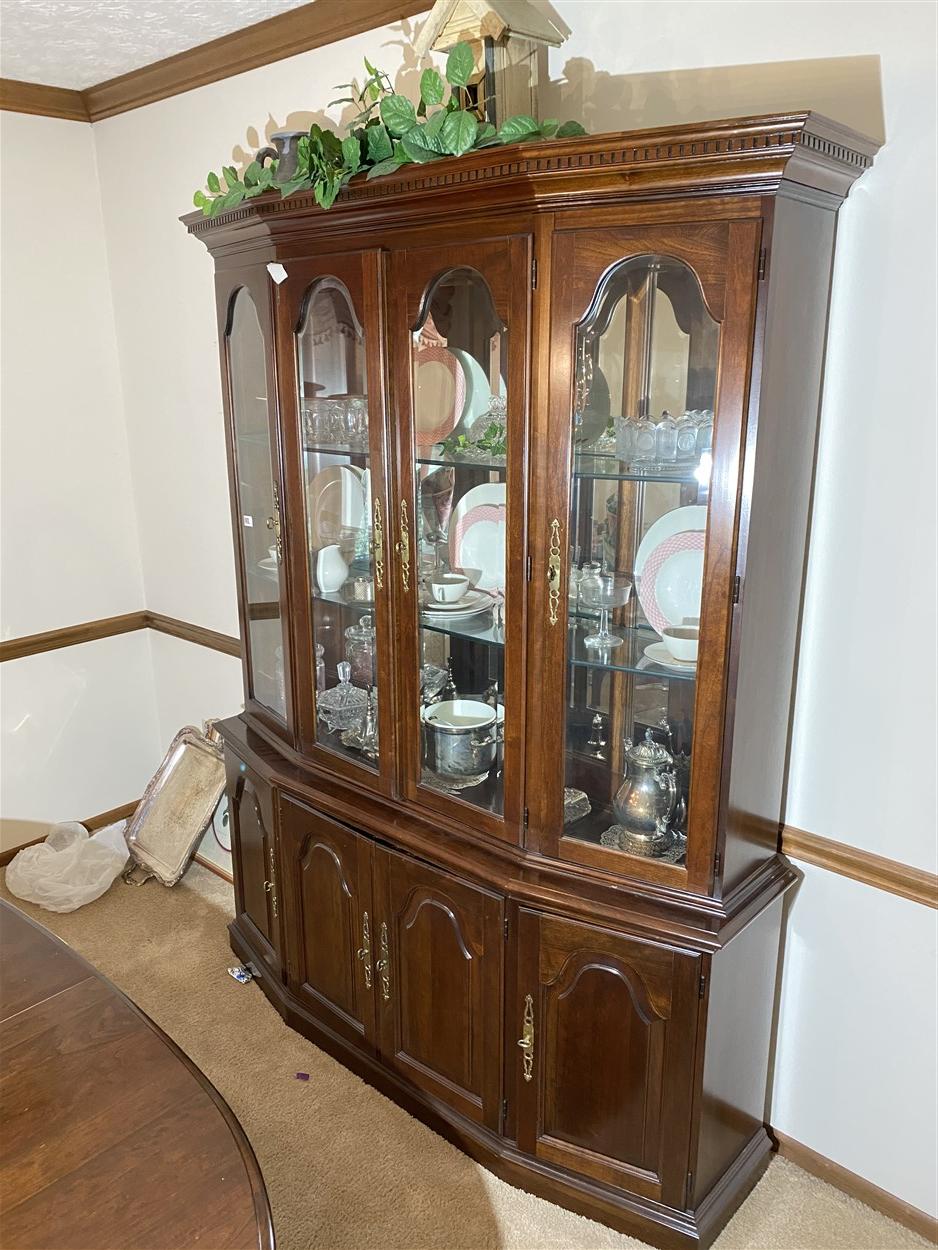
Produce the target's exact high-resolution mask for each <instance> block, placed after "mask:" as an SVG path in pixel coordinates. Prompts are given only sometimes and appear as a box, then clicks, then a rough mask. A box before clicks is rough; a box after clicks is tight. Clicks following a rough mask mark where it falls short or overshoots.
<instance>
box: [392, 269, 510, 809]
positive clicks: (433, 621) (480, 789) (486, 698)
mask: <svg viewBox="0 0 938 1250" xmlns="http://www.w3.org/2000/svg"><path fill="white" fill-rule="evenodd" d="M507 348H508V332H507V328H506V327H505V326H503V325H502V323H501V322H500V320H499V318H498V316H497V314H496V312H495V306H494V304H493V302H492V296H491V293H490V291H489V288H488V286H487V285H486V282H485V280H484V278H482V276H481V275H480V274H479V273H477V272H476V271H475V270H473V269H469V268H458V269H451V270H449V271H448V272H447V273H444V274H442V275H441V276H440V277H438V278H437V279H436V280H435V282H434V283H433V285H432V286H431V287H430V289H429V291H428V292H427V294H426V296H425V299H424V303H423V306H422V313H421V319H420V322H419V325H418V328H417V329H416V330H415V332H414V334H413V336H412V349H411V350H412V369H413V397H414V402H413V407H414V413H413V423H414V444H415V448H414V451H415V473H414V480H415V482H416V483H417V497H416V499H415V500H414V501H413V513H412V516H413V519H414V520H413V523H414V525H415V526H416V538H417V552H418V566H419V567H418V568H417V569H416V570H415V574H416V577H417V578H418V581H419V600H420V649H419V654H420V661H421V668H420V676H419V683H418V684H419V689H420V735H421V741H420V749H421V754H420V758H421V761H422V777H421V780H422V782H423V784H425V785H428V786H430V787H432V788H434V789H437V790H441V791H443V792H444V793H449V794H457V795H458V796H459V797H460V798H461V799H463V800H464V801H466V802H469V803H472V804H475V805H476V806H477V807H480V808H484V809H485V810H486V811H489V812H493V813H495V814H497V815H501V814H502V811H503V780H502V756H503V742H504V734H505V710H504V691H505V656H504V640H505V580H506V579H505V542H506V534H507V522H508V508H509V506H510V505H509V501H508V499H507V488H506V468H505V466H506V461H507V457H508V452H509V448H508V434H507V424H506V404H505V394H506V386H505V372H506V369H507Z"/></svg>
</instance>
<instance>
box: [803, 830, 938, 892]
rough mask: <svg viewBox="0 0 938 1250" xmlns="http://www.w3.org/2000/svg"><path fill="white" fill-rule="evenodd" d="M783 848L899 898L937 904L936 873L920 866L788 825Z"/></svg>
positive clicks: (937, 885) (806, 862)
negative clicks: (913, 865)
mask: <svg viewBox="0 0 938 1250" xmlns="http://www.w3.org/2000/svg"><path fill="white" fill-rule="evenodd" d="M782 850H783V851H784V852H785V854H786V855H788V856H789V857H790V858H791V859H798V860H801V861H802V863H805V864H814V865H815V866H816V867H818V868H826V869H827V870H828V872H836V873H838V874H839V875H840V876H841V877H849V878H850V879H851V880H853V881H860V882H862V884H863V885H871V886H873V887H874V889H877V890H886V891H887V892H888V893H890V894H898V895H899V896H900V898H907V899H911V901H912V902H914V903H924V904H925V906H926V907H936V908H938V876H936V875H935V873H932V872H926V871H925V870H924V869H923V868H912V867H911V866H910V865H909V864H902V863H899V861H898V860H895V859H886V858H885V856H882V855H874V854H873V852H872V851H863V850H860V848H859V847H856V846H847V845H846V844H845V843H843V842H835V841H834V840H833V838H822V837H821V836H820V835H819V834H816V833H807V832H806V831H805V830H804V829H795V828H793V827H792V826H791V825H786V826H785V827H784V829H783V830H782Z"/></svg>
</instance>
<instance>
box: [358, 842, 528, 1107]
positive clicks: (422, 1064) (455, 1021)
mask: <svg viewBox="0 0 938 1250" xmlns="http://www.w3.org/2000/svg"><path fill="white" fill-rule="evenodd" d="M375 856H376V859H375V882H376V887H375V889H376V899H375V902H376V912H377V914H378V916H379V917H380V924H379V928H378V932H377V935H376V937H377V946H376V950H377V955H378V962H377V963H376V965H375V968H376V978H375V990H376V995H377V1002H378V1013H379V1018H380V1046H381V1051H382V1058H383V1059H384V1062H385V1063H386V1064H388V1065H389V1066H390V1067H392V1068H394V1069H395V1070H396V1071H397V1072H398V1073H399V1074H400V1075H401V1076H403V1077H405V1078H406V1079H407V1080H408V1081H410V1082H411V1083H412V1084H414V1085H417V1086H419V1087H420V1088H421V1089H423V1090H425V1091H427V1092H428V1093H430V1094H433V1095H435V1096H436V1097H437V1098H439V1099H440V1100H441V1101H443V1102H445V1103H447V1104H448V1105H449V1106H451V1107H453V1108H455V1109H456V1110H457V1111H460V1112H461V1113H462V1114H463V1115H465V1116H467V1117H469V1118H470V1119H472V1120H476V1121H478V1122H479V1123H481V1124H485V1125H487V1126H488V1127H490V1128H492V1129H496V1130H497V1129H498V1127H499V1117H500V1110H501V1056H502V1038H501V992H502V990H501V986H502V969H503V962H504V961H503V954H502V952H503V950H504V945H505V939H504V930H503V920H502V914H503V902H502V900H501V899H500V898H498V897H497V896H496V895H494V894H490V893H489V892H488V891H486V890H482V889H479V888H478V887H477V886H474V885H470V884H469V883H468V882H465V881H461V880H459V879H458V878H456V877H453V876H450V875H449V873H446V872H443V871H442V870H440V869H437V868H431V867H429V866H427V865H426V864H421V863H418V862H417V861H416V860H413V859H410V858H408V857H407V856H404V855H399V854H397V853H396V852H394V851H389V850H385V849H384V848H380V847H379V848H376V850H375Z"/></svg>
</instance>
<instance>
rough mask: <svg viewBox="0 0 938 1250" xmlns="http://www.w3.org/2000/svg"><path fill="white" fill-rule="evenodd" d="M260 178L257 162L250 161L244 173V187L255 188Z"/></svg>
mask: <svg viewBox="0 0 938 1250" xmlns="http://www.w3.org/2000/svg"><path fill="white" fill-rule="evenodd" d="M260 176H261V167H260V165H258V163H257V161H251V163H250V165H248V167H247V169H246V170H245V171H244V185H245V186H246V187H255V186H257V183H258V181H259V179H260Z"/></svg>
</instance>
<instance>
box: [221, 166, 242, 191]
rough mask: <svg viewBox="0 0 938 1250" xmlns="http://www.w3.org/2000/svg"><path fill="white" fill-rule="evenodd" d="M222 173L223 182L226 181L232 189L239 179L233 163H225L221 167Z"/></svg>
mask: <svg viewBox="0 0 938 1250" xmlns="http://www.w3.org/2000/svg"><path fill="white" fill-rule="evenodd" d="M222 173H223V174H224V175H225V182H227V183H228V187H229V189H230V190H234V188H235V187H236V186H237V185H238V183H239V182H240V181H241V179H240V178H239V177H238V171H237V170H236V169H235V167H234V165H225V167H224V168H223V169H222Z"/></svg>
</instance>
